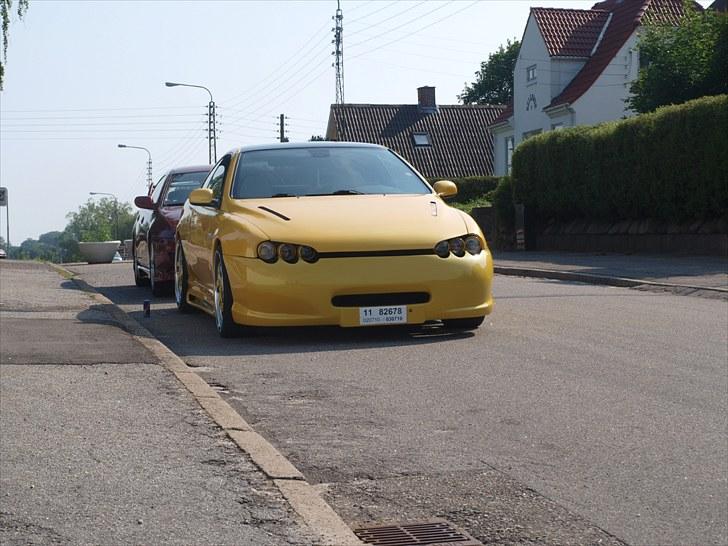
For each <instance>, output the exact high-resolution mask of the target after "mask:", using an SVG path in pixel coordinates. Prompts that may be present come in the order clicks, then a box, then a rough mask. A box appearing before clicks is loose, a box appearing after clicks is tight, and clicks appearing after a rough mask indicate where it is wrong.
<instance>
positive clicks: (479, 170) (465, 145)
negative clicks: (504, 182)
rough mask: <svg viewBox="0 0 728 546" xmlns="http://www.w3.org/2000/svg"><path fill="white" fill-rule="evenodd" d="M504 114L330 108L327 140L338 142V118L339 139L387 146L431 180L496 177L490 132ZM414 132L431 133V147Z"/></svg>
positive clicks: (475, 107)
mask: <svg viewBox="0 0 728 546" xmlns="http://www.w3.org/2000/svg"><path fill="white" fill-rule="evenodd" d="M503 109H504V107H503V106H491V105H480V104H467V105H453V106H438V111H437V112H436V113H430V114H428V113H424V112H422V111H421V110H420V109H419V108H418V107H417V105H409V104H404V105H397V104H344V105H335V104H332V105H331V114H330V117H329V128H328V130H327V138H335V135H334V134H332V132H334V131H336V124H335V123H334V120H335V119H337V118H338V120H339V122H340V125H341V126H342V130H341V132H342V135H341V136H339V137H338V138H339V140H347V141H350V142H369V143H372V144H380V145H382V146H387V147H389V148H391V149H392V150H394V151H395V152H397V153H398V154H400V155H401V156H402V157H404V158H405V159H406V160H407V161H409V162H410V163H411V164H412V165H414V166H415V168H416V169H417V170H418V171H420V172H421V173H422V174H423V175H424V176H426V177H427V178H435V177H440V176H447V177H453V178H455V177H461V176H485V175H492V174H493V137H492V135H491V134H490V131H488V130H487V127H488V125H490V124H491V123H492V122H493V120H494V119H495V118H496V117H497V116H498V114H500V113H501V112H502V111H503ZM413 133H428V134H429V135H430V139H431V142H432V145H431V146H415V145H414V140H413V138H412V134H413Z"/></svg>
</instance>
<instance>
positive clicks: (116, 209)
mask: <svg viewBox="0 0 728 546" xmlns="http://www.w3.org/2000/svg"><path fill="white" fill-rule="evenodd" d="M88 193H89V195H109V196H111V197H113V198H114V226H115V227H114V239H119V199H118V198H117V197H116V195H114V194H113V193H106V192H104V191H90V192H88Z"/></svg>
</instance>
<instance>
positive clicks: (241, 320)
mask: <svg viewBox="0 0 728 546" xmlns="http://www.w3.org/2000/svg"><path fill="white" fill-rule="evenodd" d="M456 193H457V187H456V186H455V184H454V183H452V182H450V181H447V180H441V181H439V182H436V183H435V184H434V185H433V186H430V185H429V184H428V183H427V181H426V180H425V179H424V178H423V177H422V176H421V175H420V174H419V173H417V171H415V170H414V169H413V168H412V167H411V166H410V165H409V164H407V163H406V162H405V161H404V160H403V159H402V158H400V157H399V156H398V155H397V154H395V153H394V152H392V151H391V150H389V149H387V148H384V147H382V146H375V145H370V144H357V143H331V142H327V143H305V144H281V145H271V146H258V147H245V148H240V149H237V150H234V151H233V152H230V153H228V154H226V155H225V156H224V157H223V158H222V159H221V160H220V161H219V162H218V163H217V165H215V166H214V167H213V168H212V170H211V171H210V174H209V175H208V176H207V179H206V180H205V183H204V184H203V187H202V188H200V189H196V190H194V191H193V192H192V193H191V194H190V197H189V200H188V202H187V203H186V204H185V206H184V213H183V214H182V218H181V219H180V221H179V224H178V226H177V247H176V254H175V300H176V303H177V307H178V308H179V309H180V311H183V312H184V311H186V310H188V309H189V308H190V306H194V307H198V308H200V309H202V310H204V311H206V312H207V313H209V314H211V315H212V316H214V317H215V323H216V326H217V330H218V332H219V334H220V335H221V336H222V337H228V336H230V335H233V334H234V333H235V332H236V331H237V326H238V325H244V326H247V325H250V326H298V325H301V326H302V325H307V326H313V325H338V326H377V325H397V324H423V323H425V322H429V321H436V320H441V321H442V322H443V323H444V325H445V327H448V328H452V329H456V330H472V329H475V328H477V327H478V326H480V324H481V323H482V322H483V319H484V318H485V315H487V314H489V313H490V312H491V310H492V308H493V298H492V292H491V284H492V279H493V260H492V257H491V254H490V252H489V250H488V247H487V245H486V242H485V238H484V236H483V232H482V231H481V230H480V228H479V227H478V224H477V223H476V222H475V221H474V220H473V219H472V218H471V217H470V216H468V215H467V214H465V213H464V212H462V211H460V210H457V209H455V208H451V207H449V206H448V205H447V204H445V202H444V201H443V198H445V197H449V196H452V195H455V194H456Z"/></svg>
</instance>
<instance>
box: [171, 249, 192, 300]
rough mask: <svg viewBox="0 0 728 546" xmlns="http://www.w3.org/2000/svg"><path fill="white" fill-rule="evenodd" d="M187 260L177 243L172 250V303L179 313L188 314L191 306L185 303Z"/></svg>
mask: <svg viewBox="0 0 728 546" xmlns="http://www.w3.org/2000/svg"><path fill="white" fill-rule="evenodd" d="M187 275H188V273H187V260H186V259H185V253H184V250H182V243H180V242H179V241H177V244H176V245H175V248H174V301H175V303H176V304H177V310H178V311H179V312H180V313H189V312H191V311H192V306H191V305H190V304H189V303H187V279H188V276H187Z"/></svg>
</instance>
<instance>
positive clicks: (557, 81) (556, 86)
mask: <svg viewBox="0 0 728 546" xmlns="http://www.w3.org/2000/svg"><path fill="white" fill-rule="evenodd" d="M586 61H587V59H576V58H563V57H562V58H558V57H553V58H552V59H551V97H550V100H549V103H550V102H551V101H552V100H553V99H555V98H556V97H557V96H558V95H559V94H560V93H561V92H562V91H563V90H564V88H565V87H566V86H567V85H568V84H569V83H570V82H571V80H573V79H574V76H576V75H577V74H578V72H579V70H581V69H582V68H583V67H584V65H585V64H586ZM545 106H548V105H547V104H544V107H545Z"/></svg>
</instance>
